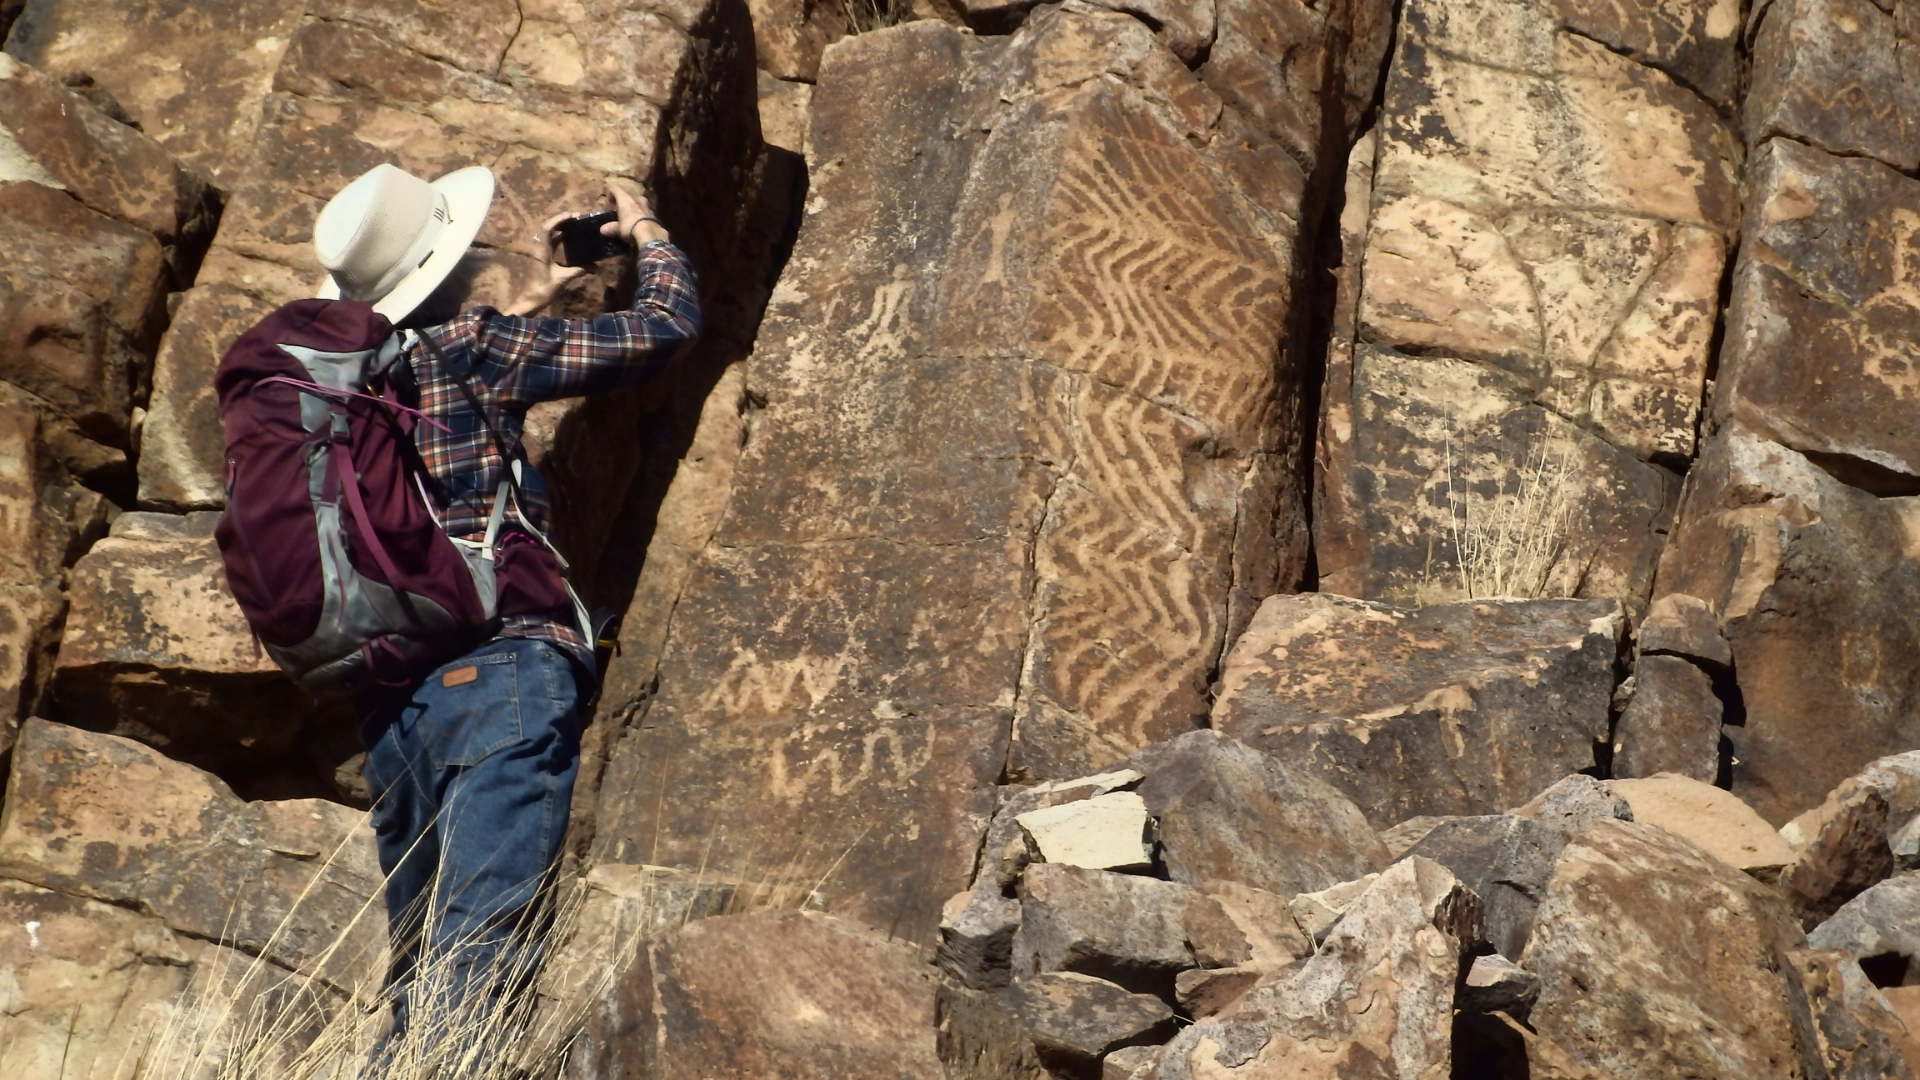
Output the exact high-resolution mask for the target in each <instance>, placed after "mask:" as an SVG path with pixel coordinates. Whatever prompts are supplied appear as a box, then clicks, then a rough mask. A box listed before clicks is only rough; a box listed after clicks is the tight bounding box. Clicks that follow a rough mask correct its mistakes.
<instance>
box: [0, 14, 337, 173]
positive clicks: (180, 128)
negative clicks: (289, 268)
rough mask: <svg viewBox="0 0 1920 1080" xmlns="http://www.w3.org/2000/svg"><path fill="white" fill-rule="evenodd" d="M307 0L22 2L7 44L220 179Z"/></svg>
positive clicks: (244, 139) (241, 147) (237, 156)
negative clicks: (94, 91) (110, 102)
mask: <svg viewBox="0 0 1920 1080" xmlns="http://www.w3.org/2000/svg"><path fill="white" fill-rule="evenodd" d="M305 13H306V5H305V4H304V3H300V2H297V0H217V2H215V3H211V4H197V5H195V6H194V7H193V8H192V10H191V11H179V10H172V9H161V8H155V7H152V6H150V5H146V4H141V3H137V2H130V0H78V2H75V0H27V2H26V4H25V6H24V9H23V11H22V12H21V17H20V21H19V22H18V23H16V24H15V25H14V28H13V33H12V34H11V35H10V36H9V37H8V38H7V41H6V45H7V52H9V53H11V54H12V55H13V56H15V57H17V58H19V59H20V60H23V61H25V62H27V63H29V64H32V65H33V66H35V67H37V68H39V69H41V70H42V71H45V72H47V73H48V74H50V75H52V76H53V77H55V78H57V79H70V78H71V79H78V78H81V77H86V78H88V79H90V80H91V81H92V82H93V83H94V84H96V85H97V86H99V87H100V88H101V89H102V90H104V91H106V92H107V93H109V94H111V95H112V97H113V98H114V100H115V101H117V102H118V103H119V104H120V105H121V106H123V107H124V113H125V115H126V116H127V118H128V119H130V120H132V121H133V122H134V123H136V124H138V125H139V126H140V128H141V130H142V131H144V132H145V133H146V134H147V135H149V136H151V137H152V138H153V140H154V141H155V142H157V143H159V144H160V146H161V147H162V148H164V149H165V150H166V151H167V152H168V153H169V154H172V155H173V156H174V157H176V158H178V159H179V160H180V161H182V162H184V163H186V165H187V166H188V167H190V168H192V169H194V170H196V171H198V172H200V173H202V174H204V175H206V176H209V177H211V178H212V179H213V181H214V182H215V183H216V184H219V185H221V186H222V187H226V186H228V185H230V184H232V183H233V181H234V180H235V179H236V178H237V177H238V176H239V175H240V173H241V171H242V169H243V166H244V162H245V160H246V156H247V150H248V147H249V146H250V145H251V143H252V139H253V133H254V131H255V130H256V128H257V127H258V125H259V123H260V117H261V105H262V102H263V101H264V100H265V98H266V96H267V93H268V91H269V89H270V88H271V87H272V84H273V72H274V68H275V67H276V66H277V65H278V64H279V62H280V58H281V56H282V55H283V54H284V53H285V51H286V48H287V39H288V38H289V37H291V36H292V34H293V31H294V29H295V28H296V27H297V26H298V25H299V24H300V21H301V16H302V15H304V14H305Z"/></svg>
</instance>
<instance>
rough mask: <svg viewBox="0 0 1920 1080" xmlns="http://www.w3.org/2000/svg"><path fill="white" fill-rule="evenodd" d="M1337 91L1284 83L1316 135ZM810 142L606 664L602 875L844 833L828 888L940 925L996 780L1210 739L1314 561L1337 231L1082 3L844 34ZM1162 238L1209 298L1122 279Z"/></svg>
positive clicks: (1172, 66) (1283, 47)
mask: <svg viewBox="0 0 1920 1080" xmlns="http://www.w3.org/2000/svg"><path fill="white" fill-rule="evenodd" d="M1327 32H1328V28H1327V27H1326V25H1325V23H1324V22H1323V21H1322V20H1321V19H1320V18H1318V17H1315V18H1309V19H1306V20H1303V21H1302V22H1301V23H1300V24H1299V25H1298V26H1297V27H1294V28H1292V29H1290V30H1289V33H1298V34H1304V35H1308V37H1307V38H1306V39H1304V40H1302V39H1298V38H1293V37H1283V38H1280V39H1278V40H1276V41H1274V42H1273V43H1272V47H1273V49H1274V50H1276V51H1277V52H1285V51H1287V50H1291V49H1294V48H1296V46H1297V47H1298V48H1300V49H1302V50H1312V49H1315V48H1318V47H1319V45H1320V44H1321V43H1322V42H1323V41H1325V40H1327V39H1326V38H1325V37H1324V35H1325V34H1326V33H1327ZM1303 55H1304V54H1303ZM1203 66H1204V65H1203ZM1324 85H1325V84H1324V82H1322V81H1320V80H1319V79H1314V80H1310V81H1309V82H1308V83H1307V85H1306V86H1304V87H1303V88H1301V89H1300V90H1298V94H1299V97H1298V99H1297V103H1298V104H1299V106H1300V108H1301V109H1303V110H1310V111H1309V112H1307V113H1306V115H1308V117H1309V121H1310V122H1309V124H1308V128H1309V130H1311V131H1313V132H1315V133H1316V135H1317V133H1318V132H1319V131H1320V125H1321V124H1322V123H1323V122H1325V120H1324V118H1323V117H1321V115H1320V111H1321V110H1320V100H1319V98H1318V97H1317V95H1318V93H1319V89H1320V88H1321V87H1322V86H1324ZM1256 89H1257V88H1256ZM1262 92H1265V91H1262ZM1285 92H1286V93H1289V94H1294V93H1296V90H1295V88H1294V87H1293V86H1292V85H1291V84H1289V86H1288V87H1286V88H1285ZM1340 122H1341V123H1342V124H1343V125H1344V123H1345V117H1344V116H1342V117H1341V118H1340ZM812 124H813V126H812V146H811V151H812V155H813V158H812V160H813V161H814V162H815V163H816V168H815V169H814V172H813V177H812V179H811V181H810V187H809V189H808V201H807V214H806V216H805V217H804V219H803V220H802V221H801V223H800V231H799V235H798V238H797V239H796V241H795V245H794V249H793V257H792V259H791V260H790V261H789V262H788V263H787V267H786V270H785V271H784V273H783V278H782V281H781V282H780V284H779V286H778V287H777V289H776V291H775V298H774V300H773V302H772V304H771V306H770V307H769V310H768V313H767V317H766V320H765V322H764V323H763V324H762V327H761V331H760V334H759V337H758V339H757V341H756V343H755V353H754V359H753V360H752V362H751V365H750V370H749V372H748V378H747V386H748V390H749V392H750V400H752V401H754V402H756V403H763V404H756V405H755V406H754V407H753V415H752V425H751V435H750V437H749V438H748V439H747V440H746V443H745V446H744V449H743V450H742V451H741V456H740V458H739V460H738V463H737V465H735V466H734V468H733V470H732V474H731V485H732V488H731V494H730V495H729V496H728V497H727V501H726V504H725V505H726V512H725V515H724V518H723V519H722V520H721V522H720V524H719V526H718V529H717V531H716V532H714V533H713V535H712V536H711V538H710V540H709V541H707V542H706V543H704V544H703V545H702V546H701V547H700V549H699V550H696V551H692V552H690V553H689V558H688V569H687V571H686V576H685V578H684V582H685V584H684V586H683V587H679V588H678V589H677V592H676V595H677V600H676V601H675V602H674V606H673V607H672V611H671V614H670V615H666V616H664V617H663V618H664V622H665V625H664V626H645V627H643V626H642V624H645V623H647V622H649V621H650V620H640V619H634V620H629V621H628V623H627V631H626V633H628V634H629V635H630V636H631V639H632V641H631V643H632V644H633V645H634V646H635V647H634V648H632V649H630V650H627V651H626V654H625V655H624V656H623V657H621V658H619V659H617V660H616V661H615V663H614V665H613V670H612V671H610V673H609V677H608V687H609V692H608V695H607V698H606V702H605V711H606V713H607V714H609V715H614V716H619V717H622V723H623V724H625V725H627V726H626V727H625V728H624V731H623V733H622V734H620V735H618V736H617V737H616V738H615V739H614V740H613V742H612V746H611V749H610V751H609V755H610V756H609V762H608V765H607V769H606V773H605V777H606V779H605V784H604V788H603V791H604V794H603V795H602V797H601V800H600V806H599V809H598V812H597V818H598V820H599V822H600V823H601V827H600V830H599V832H598V833H597V835H596V837H595V840H594V844H595V853H596V855H595V857H596V858H603V859H620V860H628V861H632V860H637V859H639V858H640V857H641V855H640V853H641V852H643V851H644V852H648V853H649V854H648V855H647V856H646V857H647V858H649V859H653V860H657V861H663V862H666V863H668V864H671V865H681V866H692V865H696V864H698V863H699V862H700V861H701V860H703V859H707V858H709V857H711V859H712V860H714V863H713V865H716V866H720V867H727V866H733V865H737V864H738V863H740V862H741V861H743V860H745V859H747V858H748V857H749V856H750V854H751V853H752V852H756V851H761V852H764V851H786V850H791V849H793V848H794V847H796V846H797V845H798V844H799V843H800V840H801V838H802V837H805V838H807V843H809V844H812V845H817V847H818V849H819V850H821V851H823V852H831V853H832V855H833V856H836V857H837V856H838V855H839V854H840V853H842V852H846V851H854V854H853V855H852V856H850V857H848V858H847V859H846V860H845V861H844V862H842V863H841V869H840V870H839V871H838V872H837V873H836V875H835V877H834V878H833V880H831V881H829V882H828V883H827V885H826V886H825V890H824V891H825V893H826V894H827V895H828V896H829V897H830V902H831V898H833V897H840V898H845V899H846V900H848V902H850V903H851V904H852V905H854V908H853V909H849V913H850V914H852V915H854V916H855V917H859V918H864V919H867V920H868V921H871V922H874V923H876V924H880V925H887V926H898V927H901V928H903V932H906V933H909V935H910V936H914V937H921V938H923V937H925V936H927V935H928V934H929V933H930V931H931V930H932V924H933V916H934V912H935V911H936V910H937V907H938V904H939V903H940V901H941V899H942V898H944V897H946V896H949V895H951V894H952V893H953V892H954V891H956V890H957V889H958V888H960V887H963V886H964V885H965V884H966V882H965V880H964V877H965V875H966V873H967V870H966V868H967V867H968V866H969V865H970V864H971V862H972V857H973V853H974V851H975V850H976V848H977V845H978V842H979V837H980V829H981V827H982V825H983V824H984V821H985V818H986V816H987V814H988V813H989V812H990V810H991V809H992V796H991V788H992V787H993V786H994V784H995V782H996V781H997V780H999V779H1000V778H1001V777H1002V775H1003V774H1004V775H1005V776H1006V777H1007V778H1009V779H1013V780H1016V781H1020V782H1035V781H1043V780H1052V779H1059V778H1064V777H1072V776H1078V775H1085V774H1087V773H1090V772H1094V771H1097V770H1099V769H1101V768H1103V767H1105V766H1106V765H1107V764H1109V763H1111V762H1113V761H1114V760H1116V759H1118V758H1121V757H1123V756H1125V755H1127V754H1129V753H1131V752H1133V751H1135V750H1137V749H1139V748H1141V747H1143V746H1147V745H1150V744H1152V743H1154V742H1156V741H1159V740H1163V739H1167V738H1170V737H1172V736H1174V735H1177V734H1179V733H1181V732H1183V731H1187V730H1190V729H1192V728H1193V727H1194V726H1196V723H1197V722H1198V721H1201V720H1203V719H1204V717H1205V714H1206V710H1207V701H1208V685H1209V682H1210V679H1211V675H1212V671H1213V668H1214V666H1215V665H1216V664H1217V662H1218V658H1219V655H1220V653H1221V651H1222V649H1223V648H1224V646H1225V644H1226V642H1227V641H1228V640H1229V639H1230V638H1231V637H1232V636H1233V635H1234V634H1235V633H1236V632H1237V630H1238V628H1239V626H1240V624H1242V623H1243V622H1244V621H1245V619H1246V618H1247V617H1248V615H1249V614H1250V612H1251V606H1252V602H1253V601H1254V600H1257V598H1259V597H1260V596H1263V595H1266V594H1267V593H1270V592H1273V591H1275V590H1276V589H1277V588H1279V587H1281V585H1282V583H1284V582H1289V581H1292V580H1296V579H1297V576H1298V574H1299V573H1300V572H1301V571H1302V570H1303V568H1304V558H1305V550H1306V534H1305V530H1304V520H1305V507H1304V496H1303V491H1302V485H1301V483H1300V482H1299V479H1298V477H1299V476H1300V472H1299V470H1297V469H1295V468H1294V467H1293V466H1292V465H1291V464H1289V463H1288V462H1289V460H1290V459H1289V458H1287V457H1285V456H1284V454H1283V448H1285V447H1289V446H1293V445H1295V440H1294V438H1293V435H1294V434H1296V433H1297V432H1295V429H1296V428H1297V424H1298V421H1297V418H1296V417H1294V416H1292V415H1291V413H1290V412H1289V410H1288V409H1287V408H1286V407H1285V405H1284V402H1285V401H1288V400H1291V398H1290V397H1288V396H1287V395H1289V394H1291V390H1289V389H1285V387H1287V386H1288V385H1290V384H1289V382H1288V380H1289V379H1291V378H1292V377H1293V374H1292V373H1293V372H1294V370H1295V364H1296V362H1297V361H1296V359H1295V358H1294V357H1292V355H1291V353H1289V352H1288V351H1287V350H1286V349H1285V348H1284V343H1285V342H1286V341H1287V340H1288V337H1289V334H1290V332H1291V326H1292V318H1293V316H1292V312H1291V303H1292V292H1291V289H1292V282H1293V280H1294V278H1295V252H1296V250H1297V249H1298V248H1299V247H1300V245H1301V244H1302V243H1303V242H1304V241H1305V238H1306V237H1307V236H1309V235H1311V233H1310V231H1309V230H1310V226H1309V225H1308V224H1306V221H1307V218H1308V216H1309V215H1310V214H1312V213H1314V212H1316V211H1313V210H1312V209H1311V207H1310V205H1309V203H1308V202H1307V201H1306V198H1305V196H1306V186H1307V177H1306V174H1305V173H1304V172H1303V171H1302V170H1301V169H1300V166H1299V164H1298V162H1296V161H1295V160H1293V159H1291V158H1289V157H1288V156H1287V154H1286V153H1285V152H1284V151H1282V150H1280V149H1279V148H1278V147H1277V146H1275V145H1274V143H1273V141H1272V139H1271V138H1268V137H1265V136H1262V135H1261V134H1260V133H1259V132H1258V131H1255V130H1252V128H1251V125H1252V121H1250V120H1249V119H1248V118H1247V116H1246V114H1245V113H1244V112H1243V111H1242V109H1241V107H1240V106H1239V105H1237V104H1235V103H1232V102H1228V101H1225V100H1223V99H1222V98H1221V96H1220V95H1219V94H1218V93H1217V92H1216V91H1214V90H1212V89H1210V88H1209V87H1208V85H1207V84H1206V82H1205V79H1204V76H1196V75H1195V73H1194V72H1193V71H1191V70H1190V69H1189V68H1188V67H1187V66H1186V65H1185V64H1183V63H1182V62H1181V60H1180V59H1179V58H1178V56H1177V55H1176V54H1175V52H1173V51H1172V50H1170V49H1169V47H1168V46H1167V45H1166V44H1163V43H1162V41H1160V40H1158V39H1156V37H1155V36H1154V34H1153V32H1152V30H1151V29H1149V28H1148V27H1147V26H1146V25H1145V24H1144V23H1143V22H1141V21H1140V20H1139V19H1136V18H1134V17H1133V16H1131V15H1125V14H1117V13H1113V12H1109V11H1104V10H1101V9H1098V8H1094V7H1092V6H1088V5H1082V4H1070V5H1064V6H1061V7H1058V8H1053V7H1049V8H1046V9H1044V10H1041V11H1038V12H1037V13H1035V14H1034V15H1033V16H1032V17H1031V18H1027V19H1025V20H1024V21H1023V22H1022V23H1021V24H1020V25H1019V26H1018V28H1017V29H1014V30H1013V32H1011V33H1008V34H999V35H981V36H974V35H971V34H967V33H963V32H961V31H959V30H956V29H954V28H953V27H951V26H949V25H946V24H944V23H941V22H938V21H935V20H920V21H917V22H911V23H907V24H905V25H901V26H896V27H891V28H887V29H883V30H877V31H874V32H871V33H864V34H859V35H855V36H853V37H850V38H848V39H846V40H844V41H842V42H839V43H837V44H836V45H835V46H834V47H833V48H831V49H829V50H827V52H826V53H825V55H824V56H823V59H822V63H821V68H820V72H819V82H818V84H817V86H816V89H815V91H814V93H813V97H812ZM1216 129H1217V130H1218V131H1220V132H1223V133H1224V132H1233V133H1235V134H1234V135H1232V136H1223V137H1216V136H1215V135H1214V134H1213V133H1214V132H1215V131H1216ZM1242 135H1244V136H1245V137H1241V136H1242ZM1315 142H1316V145H1317V143H1318V139H1317V138H1316V140H1315ZM822 162H837V163H838V164H837V165H836V166H835V167H834V168H832V169H825V168H823V167H819V166H818V163H822ZM1311 205H1314V206H1317V202H1315V203H1312V204H1311ZM1128 252H1137V253H1140V254H1139V255H1135V254H1128ZM1146 252H1155V253H1156V254H1154V255H1152V258H1153V259H1154V261H1155V262H1156V263H1160V264H1163V265H1178V266H1181V267H1183V270H1182V274H1183V275H1184V276H1183V278H1182V280H1183V281H1186V282H1188V284H1185V285H1180V286H1176V287H1174V288H1171V289H1166V288H1161V287H1160V283H1154V282H1148V281H1146V280H1145V279H1141V278H1137V277H1136V276H1135V275H1134V272H1133V270H1131V269H1129V268H1130V267H1131V266H1133V265H1134V260H1135V259H1136V258H1138V257H1142V256H1143V255H1144V253H1146ZM876 304H877V305H878V306H876ZM1223 312H1224V313H1225V314H1224V315H1223V314H1222V313H1223ZM1117 553H1124V555H1119V554H1117ZM642 639H644V641H645V642H646V643H658V644H657V645H655V644H643V641H642ZM669 758H671V759H673V760H675V761H677V762H678V764H677V765H676V767H675V769H674V770H672V772H671V773H670V774H667V775H662V774H661V773H660V771H659V770H658V768H657V764H656V763H658V762H660V761H663V760H668V759H669ZM864 762H871V763H872V764H871V765H868V764H863V763H864ZM669 784H671V785H672V789H673V791H674V792H675V795H674V796H671V797H665V798H663V795H666V793H667V790H668V788H667V785H669ZM682 785H684V787H683V786H682ZM681 791H697V792H701V793H702V795H701V797H699V798H682V797H678V793H679V792H681ZM708 793H711V794H708ZM1149 802H1150V803H1151V799H1149ZM656 808H664V810H662V811H656ZM872 822H879V823H880V824H879V825H878V826H875V827H873V828H872V830H871V831H870V832H869V831H868V826H869V824H870V823H872ZM609 823H613V824H611V825H610V824H609ZM716 828H723V829H724V830H725V836H726V840H725V842H723V843H720V844H717V845H716V844H710V843H709V841H710V839H711V838H712V837H713V836H715V829H716ZM856 848H857V850H854V849H856ZM997 854H998V849H995V851H994V852H993V853H992V854H990V855H989V861H991V860H992V859H993V858H994V857H996V856H997ZM832 861H833V859H832V858H831V857H829V858H826V859H823V862H825V863H831V862H832ZM1216 876H1217V875H1216ZM1342 876H1352V875H1342ZM1336 880H1337V879H1336ZM856 909H857V910H856ZM909 928H910V929H909Z"/></svg>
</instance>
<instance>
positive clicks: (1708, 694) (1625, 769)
mask: <svg viewBox="0 0 1920 1080" xmlns="http://www.w3.org/2000/svg"><path fill="white" fill-rule="evenodd" d="M1633 679H1634V690H1633V700H1632V701H1630V702H1628V704H1627V707H1626V709H1625V711H1623V712H1622V713H1621V714H1620V719H1619V721H1618V722H1617V723H1616V724H1615V725H1614V729H1613V775H1614V776H1616V777H1645V776H1652V775H1654V774H1655V773H1673V774H1676V775H1679V776H1685V777H1688V778H1690V779H1693V780H1698V781H1700V782H1702V783H1706V784H1711V783H1713V782H1714V780H1715V779H1716V778H1718V777H1719V775H1720V718H1721V715H1722V708H1721V704H1720V699H1719V698H1718V697H1717V696H1715V695H1714V692H1713V679H1712V677H1710V676H1709V675H1708V674H1707V673H1706V672H1704V671H1702V670H1700V669H1699V668H1697V667H1695V666H1694V665H1693V664H1692V663H1691V662H1690V661H1687V660H1683V659H1681V658H1680V657H1677V656H1661V655H1649V656H1642V657H1640V660H1639V662H1638V663H1636V664H1635V665H1634V668H1633Z"/></svg>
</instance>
